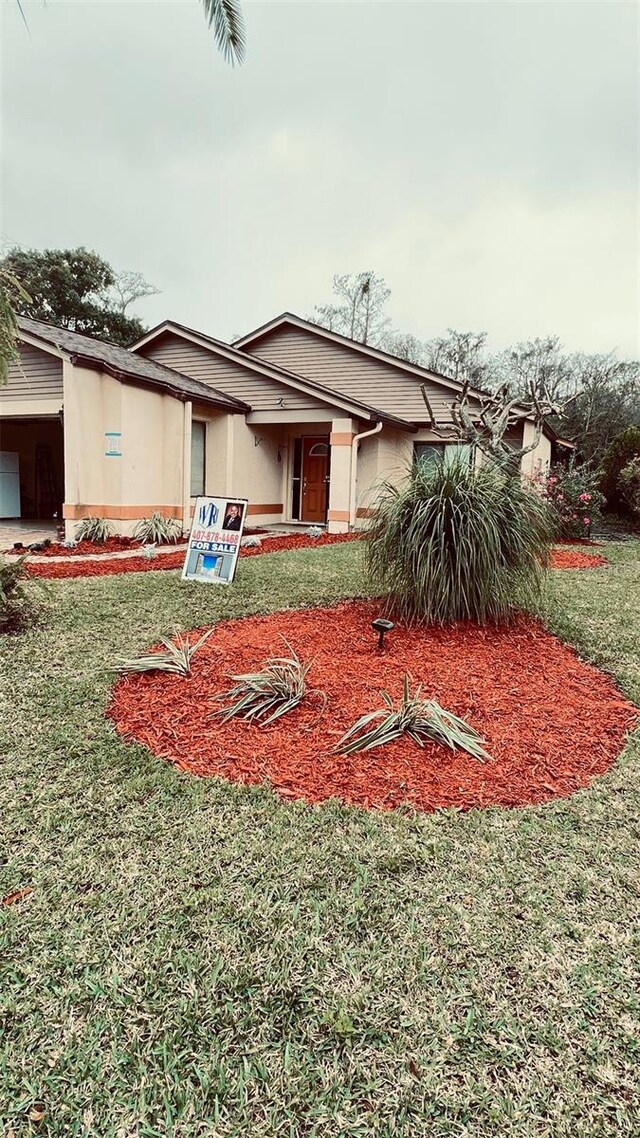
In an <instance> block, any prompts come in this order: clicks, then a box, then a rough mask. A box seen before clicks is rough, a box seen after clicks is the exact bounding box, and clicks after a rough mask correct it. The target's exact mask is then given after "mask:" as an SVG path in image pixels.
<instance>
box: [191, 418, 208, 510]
mask: <svg viewBox="0 0 640 1138" xmlns="http://www.w3.org/2000/svg"><path fill="white" fill-rule="evenodd" d="M206 442H207V424H206V423H201V422H200V420H199V419H194V421H193V422H192V424H191V497H192V498H198V497H199V496H200V495H202V494H204V484H205V474H206Z"/></svg>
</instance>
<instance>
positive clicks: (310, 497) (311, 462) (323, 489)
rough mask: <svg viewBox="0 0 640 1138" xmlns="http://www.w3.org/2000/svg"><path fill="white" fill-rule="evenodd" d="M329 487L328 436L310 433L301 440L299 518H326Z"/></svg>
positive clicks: (311, 520) (307, 520)
mask: <svg viewBox="0 0 640 1138" xmlns="http://www.w3.org/2000/svg"><path fill="white" fill-rule="evenodd" d="M328 489H329V436H328V435H310V436H307V437H306V438H304V439H303V440H302V509H301V512H300V520H301V521H303V522H321V523H322V524H323V525H324V523H325V522H326V520H327V498H328Z"/></svg>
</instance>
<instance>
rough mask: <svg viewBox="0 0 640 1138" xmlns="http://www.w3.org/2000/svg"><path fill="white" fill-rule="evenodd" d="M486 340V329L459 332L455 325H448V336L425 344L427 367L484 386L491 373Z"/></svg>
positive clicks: (463, 381) (464, 381) (474, 385)
mask: <svg viewBox="0 0 640 1138" xmlns="http://www.w3.org/2000/svg"><path fill="white" fill-rule="evenodd" d="M486 341H487V333H486V332H457V331H456V329H455V328H447V335H446V336H441V337H438V338H436V339H435V340H427V342H426V343H425V345H424V348H425V355H424V360H425V367H427V368H429V369H430V370H431V371H437V372H439V373H440V375H447V376H451V377H452V379H459V380H460V381H461V382H462V383H467V384H470V385H471V386H472V387H482V386H483V385H484V384H486V383H487V382H488V381H489V379H490V376H491V361H490V359H489V357H488V356H487V353H486Z"/></svg>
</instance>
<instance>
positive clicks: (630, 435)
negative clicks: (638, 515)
mask: <svg viewBox="0 0 640 1138" xmlns="http://www.w3.org/2000/svg"><path fill="white" fill-rule="evenodd" d="M638 455H640V427H627V429H626V431H622V432H621V433H620V434H619V435H616V437H615V439H614V440H613V442H612V443H611V445H610V447H609V449H608V450H606V451H605V453H604V456H603V459H602V462H601V464H600V471H599V474H600V489H601V490H602V493H603V494H604V496H605V498H606V500H607V506H608V508H609V509H610V510H621V511H622V512H623V513H624V512H625V510H628V505H627V503H626V502H625V500H624V498H623V497H622V494H621V491H620V486H619V483H618V479H619V478H620V475H621V473H622V471H623V470H624V468H625V466H626V465H627V464H628V463H629V462H631V460H632V459H633V458H637V457H638Z"/></svg>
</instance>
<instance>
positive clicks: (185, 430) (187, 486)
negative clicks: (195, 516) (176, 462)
mask: <svg viewBox="0 0 640 1138" xmlns="http://www.w3.org/2000/svg"><path fill="white" fill-rule="evenodd" d="M182 406H183V418H182V532H183V533H189V532H190V530H191V411H192V404H191V403H190V402H188V401H187V400H185V402H184V403H183V404H182Z"/></svg>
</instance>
